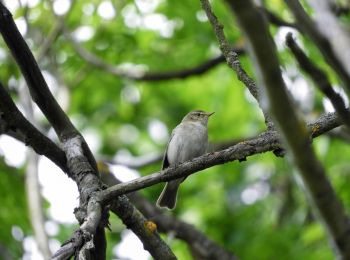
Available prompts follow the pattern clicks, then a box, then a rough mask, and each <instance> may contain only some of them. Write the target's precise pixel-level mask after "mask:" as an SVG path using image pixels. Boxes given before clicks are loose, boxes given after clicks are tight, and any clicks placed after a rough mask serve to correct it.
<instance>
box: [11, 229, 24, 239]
mask: <svg viewBox="0 0 350 260" xmlns="http://www.w3.org/2000/svg"><path fill="white" fill-rule="evenodd" d="M11 234H12V237H13V238H14V239H15V240H17V241H22V240H23V238H24V234H23V230H22V229H21V228H20V227H19V226H12V228H11Z"/></svg>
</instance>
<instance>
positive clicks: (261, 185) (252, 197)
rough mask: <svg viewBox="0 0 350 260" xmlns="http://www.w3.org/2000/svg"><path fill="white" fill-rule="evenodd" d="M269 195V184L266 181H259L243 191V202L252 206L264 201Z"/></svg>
mask: <svg viewBox="0 0 350 260" xmlns="http://www.w3.org/2000/svg"><path fill="white" fill-rule="evenodd" d="M269 193H270V186H269V184H268V183H267V182H264V181H259V182H257V183H255V184H253V185H251V186H250V187H248V188H246V189H244V190H243V191H242V193H241V200H242V202H243V203H244V204H247V205H251V204H254V203H255V202H257V201H258V200H261V199H264V198H265V197H266V196H267V195H268V194H269Z"/></svg>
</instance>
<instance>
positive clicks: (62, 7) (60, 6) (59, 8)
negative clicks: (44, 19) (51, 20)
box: [53, 0, 71, 15]
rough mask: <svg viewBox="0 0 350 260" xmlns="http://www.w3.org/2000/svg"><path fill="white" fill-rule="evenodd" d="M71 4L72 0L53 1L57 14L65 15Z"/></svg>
mask: <svg viewBox="0 0 350 260" xmlns="http://www.w3.org/2000/svg"><path fill="white" fill-rule="evenodd" d="M70 5H71V2H70V0H56V1H55V2H54V3H53V11H54V12H55V14H57V15H65V14H66V13H67V12H68V10H69V8H70Z"/></svg>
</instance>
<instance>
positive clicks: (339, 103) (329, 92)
mask: <svg viewBox="0 0 350 260" xmlns="http://www.w3.org/2000/svg"><path fill="white" fill-rule="evenodd" d="M286 43H287V46H288V47H289V49H290V50H291V51H292V53H293V55H294V57H295V58H296V59H297V61H298V63H299V65H300V67H301V68H302V69H303V70H304V71H305V72H306V73H308V74H309V76H310V77H311V78H312V79H313V80H314V82H315V83H316V86H317V87H318V88H319V89H320V90H321V91H322V92H323V94H324V95H326V96H327V97H328V99H329V100H330V101H331V103H332V105H333V107H334V109H335V110H336V111H337V112H338V114H339V116H340V118H341V119H342V121H343V122H344V124H345V125H346V126H347V127H348V128H349V129H350V113H349V111H348V110H347V109H346V106H345V102H344V100H343V98H342V97H341V96H340V95H339V94H338V93H337V92H335V91H334V89H333V87H332V85H331V83H330V82H329V80H328V77H327V75H326V73H324V72H323V71H322V70H321V69H320V68H318V67H317V66H316V65H315V64H314V63H313V62H312V61H311V60H310V59H309V58H308V57H307V56H306V54H305V53H304V52H303V50H302V49H300V47H299V46H298V45H297V43H296V42H295V41H294V39H293V36H292V34H291V33H288V34H287V36H286Z"/></svg>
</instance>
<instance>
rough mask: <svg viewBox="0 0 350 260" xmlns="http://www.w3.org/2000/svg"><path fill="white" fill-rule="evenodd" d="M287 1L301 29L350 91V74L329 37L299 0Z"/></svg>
mask: <svg viewBox="0 0 350 260" xmlns="http://www.w3.org/2000/svg"><path fill="white" fill-rule="evenodd" d="M285 2H286V4H287V5H288V7H289V9H290V10H291V11H292V13H293V14H294V16H295V19H296V21H297V22H298V24H299V27H300V28H301V30H302V31H303V32H304V33H305V34H306V35H307V36H308V37H309V38H310V39H311V40H312V41H313V42H314V43H315V44H316V46H317V47H318V49H319V50H320V52H321V53H322V55H323V56H324V58H325V59H326V61H327V62H328V63H329V65H330V66H331V67H332V69H333V70H334V71H335V72H336V73H337V74H338V76H339V77H340V78H341V80H342V81H343V83H344V85H345V88H347V90H348V91H350V76H349V74H348V73H347V71H346V69H345V68H344V66H343V65H342V64H341V62H340V61H339V59H338V57H337V56H336V54H335V53H334V50H333V49H332V46H331V44H330V43H329V41H328V39H327V38H326V37H325V36H323V34H322V33H320V32H319V30H318V29H317V28H316V26H315V24H314V22H313V21H312V20H311V18H310V17H309V16H308V14H307V13H306V12H305V10H304V8H303V7H302V5H301V4H300V2H299V1H296V0H285Z"/></svg>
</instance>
